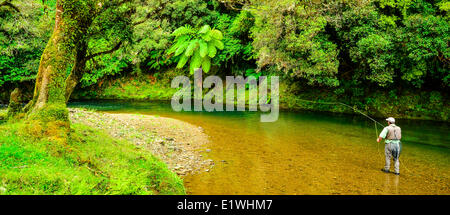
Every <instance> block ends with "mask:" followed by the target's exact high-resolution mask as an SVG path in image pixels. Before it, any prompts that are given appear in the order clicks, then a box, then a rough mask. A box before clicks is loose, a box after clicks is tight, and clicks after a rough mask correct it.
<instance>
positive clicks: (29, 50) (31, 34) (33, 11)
mask: <svg viewBox="0 0 450 215" xmlns="http://www.w3.org/2000/svg"><path fill="white" fill-rule="evenodd" d="M12 4H14V5H15V6H16V7H17V8H18V9H19V10H20V12H17V11H15V10H13V9H11V8H10V7H0V87H2V86H3V85H4V84H14V85H17V84H18V83H19V82H21V81H28V80H33V79H34V78H35V76H36V74H37V71H38V67H39V59H40V56H41V54H42V52H43V50H44V48H45V45H46V43H47V41H48V38H49V37H50V33H51V29H52V25H53V19H54V10H48V9H45V8H47V7H52V6H53V5H54V4H55V1H54V0H52V1H46V3H45V5H43V4H42V2H41V1H38V0H24V1H12Z"/></svg>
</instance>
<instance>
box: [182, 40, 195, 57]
mask: <svg viewBox="0 0 450 215" xmlns="http://www.w3.org/2000/svg"><path fill="white" fill-rule="evenodd" d="M196 48H197V40H192V41H191V42H190V43H189V46H188V47H187V48H186V52H185V53H184V54H185V55H186V56H188V57H189V56H192V54H193V53H194V51H195V49H196Z"/></svg>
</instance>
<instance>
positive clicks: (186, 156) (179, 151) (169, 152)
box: [69, 108, 214, 177]
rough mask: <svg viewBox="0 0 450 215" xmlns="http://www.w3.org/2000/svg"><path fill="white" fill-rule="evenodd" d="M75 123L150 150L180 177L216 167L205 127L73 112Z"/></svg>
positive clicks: (145, 117) (168, 120) (146, 117)
mask: <svg viewBox="0 0 450 215" xmlns="http://www.w3.org/2000/svg"><path fill="white" fill-rule="evenodd" d="M69 113H70V114H69V115H70V120H71V122H72V123H82V124H86V125H88V126H90V127H93V128H97V129H102V130H104V131H105V132H106V133H108V134H110V135H111V136H112V137H114V138H119V139H126V140H128V141H130V142H132V143H134V144H135V145H136V146H138V147H143V148H145V149H148V150H149V151H150V152H151V153H152V154H153V155H155V156H156V157H159V158H160V159H161V160H162V161H163V162H165V163H166V164H167V165H168V167H169V168H170V169H171V170H172V171H174V172H175V173H177V174H178V175H179V176H181V177H182V176H185V175H187V174H192V173H194V172H198V171H208V170H209V168H210V167H211V166H212V165H214V162H213V161H212V160H210V159H204V158H203V155H202V153H203V152H205V151H208V149H207V148H205V144H206V143H207V142H208V136H207V135H206V134H205V133H204V132H203V129H202V128H201V127H197V126H194V125H192V124H189V123H187V122H183V121H181V120H176V119H172V118H166V117H159V116H150V115H140V114H115V113H114V114H113V113H102V112H95V111H90V110H85V109H78V108H70V109H69Z"/></svg>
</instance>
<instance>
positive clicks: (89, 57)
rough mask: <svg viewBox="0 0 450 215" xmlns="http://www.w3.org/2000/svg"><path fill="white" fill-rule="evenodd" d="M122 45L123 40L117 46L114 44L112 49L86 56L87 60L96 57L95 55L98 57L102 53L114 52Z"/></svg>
mask: <svg viewBox="0 0 450 215" xmlns="http://www.w3.org/2000/svg"><path fill="white" fill-rule="evenodd" d="M120 46H122V41H120V42H119V43H118V44H117V45H116V46H114V47H113V48H112V49H110V50H106V51H102V52H98V53H95V54H92V55H89V56H87V57H86V60H90V59H92V58H94V57H97V56H100V55H104V54H110V53H113V52H114V51H116V50H117V49H119V48H120Z"/></svg>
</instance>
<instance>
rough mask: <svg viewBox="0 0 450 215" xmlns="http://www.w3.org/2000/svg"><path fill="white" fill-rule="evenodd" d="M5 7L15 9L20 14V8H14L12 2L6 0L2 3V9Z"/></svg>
mask: <svg viewBox="0 0 450 215" xmlns="http://www.w3.org/2000/svg"><path fill="white" fill-rule="evenodd" d="M3 6H5V7H10V8H12V9H14V10H15V11H16V12H18V13H20V10H19V8H17V7H16V6H14V5H13V4H11V0H5V1H4V2H2V3H1V4H0V7H3Z"/></svg>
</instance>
